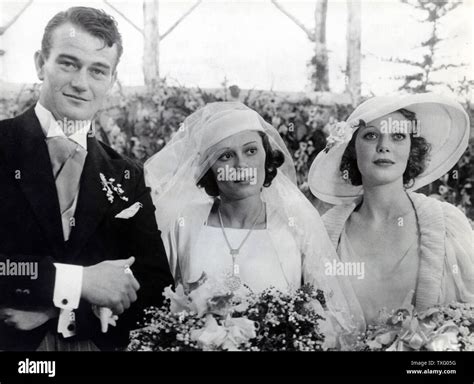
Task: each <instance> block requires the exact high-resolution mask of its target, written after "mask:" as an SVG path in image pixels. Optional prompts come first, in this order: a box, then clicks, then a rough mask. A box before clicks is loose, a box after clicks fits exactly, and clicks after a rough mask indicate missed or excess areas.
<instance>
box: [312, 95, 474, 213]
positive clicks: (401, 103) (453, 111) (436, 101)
mask: <svg viewBox="0 0 474 384" xmlns="http://www.w3.org/2000/svg"><path fill="white" fill-rule="evenodd" d="M402 108H403V109H407V110H409V111H411V112H414V113H415V114H416V119H417V121H418V124H417V129H418V132H416V133H417V134H418V135H419V136H421V137H424V138H425V140H426V141H427V142H428V143H429V144H430V145H431V151H430V153H429V160H428V163H427V166H426V169H425V170H424V172H423V173H422V174H420V175H419V176H418V177H416V179H415V180H414V183H413V185H412V186H411V187H410V188H407V190H411V191H414V190H416V189H418V188H421V187H423V186H425V185H427V184H429V183H431V182H433V181H435V180H437V179H439V178H440V177H441V176H443V175H444V174H445V173H446V172H448V171H449V170H450V169H451V168H452V167H453V166H454V165H455V164H456V163H457V161H458V160H459V159H460V157H461V156H462V154H463V153H464V151H465V150H466V148H467V146H468V143H469V132H470V125H469V117H468V115H467V113H466V112H465V111H464V109H463V107H462V106H461V105H460V104H459V103H457V102H456V101H454V100H452V99H450V98H448V97H445V96H441V95H437V94H434V93H423V94H417V95H394V96H377V97H374V98H372V99H369V100H367V101H365V102H364V103H362V104H361V105H359V106H358V107H357V108H356V109H355V110H354V112H352V114H351V115H350V116H349V118H348V119H347V120H346V122H345V123H343V124H342V125H341V124H339V125H338V126H336V128H335V129H333V132H332V134H331V135H330V137H329V138H328V144H329V145H328V147H326V149H325V150H323V151H321V152H320V153H319V154H318V156H317V157H316V159H314V162H313V164H312V165H311V168H310V170H309V174H308V183H309V187H310V189H311V192H312V193H313V194H314V195H315V196H316V197H317V198H318V199H320V200H323V201H325V202H328V203H331V204H344V203H350V202H352V201H354V200H355V199H356V198H357V197H359V196H361V195H362V194H363V188H362V185H360V186H355V185H352V184H351V183H350V181H349V180H348V181H346V180H344V179H343V178H342V175H341V171H340V169H339V167H340V164H341V159H342V155H343V154H344V151H345V150H346V147H347V145H348V143H349V141H350V139H351V137H352V135H353V134H354V132H355V131H356V130H357V123H358V122H359V120H363V121H364V122H365V123H369V122H371V121H373V120H375V119H378V118H380V117H383V116H385V115H388V114H390V113H393V112H395V111H397V110H399V109H402Z"/></svg>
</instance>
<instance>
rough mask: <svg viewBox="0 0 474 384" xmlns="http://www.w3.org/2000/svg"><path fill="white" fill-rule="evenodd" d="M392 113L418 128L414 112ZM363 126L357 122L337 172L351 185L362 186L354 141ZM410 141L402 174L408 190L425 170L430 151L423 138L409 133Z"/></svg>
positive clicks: (362, 122) (403, 110) (401, 110)
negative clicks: (412, 122)
mask: <svg viewBox="0 0 474 384" xmlns="http://www.w3.org/2000/svg"><path fill="white" fill-rule="evenodd" d="M394 112H398V113H400V114H402V115H403V117H404V118H405V119H407V120H409V121H414V122H416V126H418V123H419V122H418V120H417V119H416V114H415V113H414V112H411V111H409V110H407V109H399V110H397V111H394ZM365 125H366V122H365V121H363V120H360V121H359V128H358V129H357V131H356V132H355V134H354V135H353V136H352V138H351V141H350V142H349V144H348V145H347V148H346V150H345V151H344V154H343V155H342V159H341V164H340V166H339V170H340V171H341V175H342V176H343V178H344V179H345V180H346V181H348V182H350V183H351V184H352V185H362V175H361V174H360V171H359V167H358V166H357V154H356V148H355V141H356V138H357V134H358V133H359V132H360V130H361V128H363V127H365ZM410 141H411V144H410V155H409V156H408V162H407V167H406V169H405V172H404V173H403V185H404V186H405V187H406V188H410V187H411V186H412V185H413V184H414V182H415V178H416V177H418V176H419V175H421V174H422V173H423V171H424V170H425V168H426V163H427V160H428V155H429V152H430V150H431V145H430V144H429V143H428V142H427V141H426V140H425V138H424V137H420V136H418V135H415V134H413V133H410Z"/></svg>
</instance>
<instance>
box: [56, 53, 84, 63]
mask: <svg viewBox="0 0 474 384" xmlns="http://www.w3.org/2000/svg"><path fill="white" fill-rule="evenodd" d="M58 59H69V60H71V61H75V62H76V63H77V62H79V59H78V58H77V57H74V56H71V55H67V54H65V53H61V54H60V55H58Z"/></svg>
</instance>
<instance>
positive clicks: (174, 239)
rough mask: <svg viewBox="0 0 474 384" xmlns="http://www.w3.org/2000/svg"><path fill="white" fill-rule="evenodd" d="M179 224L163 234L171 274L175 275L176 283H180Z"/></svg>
mask: <svg viewBox="0 0 474 384" xmlns="http://www.w3.org/2000/svg"><path fill="white" fill-rule="evenodd" d="M178 229H179V223H175V225H173V226H172V227H171V228H170V229H169V230H168V231H167V232H166V233H162V236H161V237H162V240H163V244H164V246H165V250H166V255H167V256H168V263H169V266H170V270H171V274H172V275H173V278H174V281H175V283H178V282H179V281H180V273H179V263H178V236H179V230H178Z"/></svg>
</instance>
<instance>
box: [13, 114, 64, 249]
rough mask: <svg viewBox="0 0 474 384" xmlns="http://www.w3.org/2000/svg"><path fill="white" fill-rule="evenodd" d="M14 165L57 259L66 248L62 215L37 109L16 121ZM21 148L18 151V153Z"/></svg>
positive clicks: (24, 191) (22, 187) (23, 189)
mask: <svg viewBox="0 0 474 384" xmlns="http://www.w3.org/2000/svg"><path fill="white" fill-rule="evenodd" d="M15 125H16V127H15V134H14V135H15V139H14V143H15V144H14V146H13V147H12V148H10V149H9V157H10V159H11V165H12V166H13V169H14V170H15V171H16V170H18V171H20V173H19V175H20V178H19V184H20V187H21V189H22V191H23V193H24V194H25V197H26V198H27V200H28V201H29V203H30V205H31V208H32V210H33V212H34V213H35V216H36V218H37V219H38V222H39V224H40V226H41V228H42V230H43V231H44V233H45V235H46V238H47V239H48V240H49V242H50V243H51V247H52V250H53V252H54V253H55V254H56V256H60V255H61V254H62V249H63V247H64V239H63V231H62V225H61V214H60V208H59V202H58V195H57V192H56V184H55V182H54V177H53V172H52V166H51V160H50V157H49V152H48V147H47V145H46V142H45V136H44V133H43V130H42V129H41V126H40V123H39V121H38V118H37V117H36V114H35V112H34V108H31V109H29V110H28V111H27V112H25V113H24V114H23V115H21V116H19V117H18V118H17V119H16V121H15ZM17 148H18V150H17Z"/></svg>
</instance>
